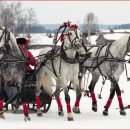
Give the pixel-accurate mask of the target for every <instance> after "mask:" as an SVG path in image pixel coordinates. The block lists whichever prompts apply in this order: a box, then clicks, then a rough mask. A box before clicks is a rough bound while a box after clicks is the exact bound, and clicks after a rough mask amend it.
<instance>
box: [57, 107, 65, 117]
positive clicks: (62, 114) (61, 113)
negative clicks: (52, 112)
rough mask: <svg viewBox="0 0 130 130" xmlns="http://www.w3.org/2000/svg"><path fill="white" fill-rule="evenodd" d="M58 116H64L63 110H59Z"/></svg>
mask: <svg viewBox="0 0 130 130" xmlns="http://www.w3.org/2000/svg"><path fill="white" fill-rule="evenodd" d="M58 115H59V116H64V112H63V109H62V108H58Z"/></svg>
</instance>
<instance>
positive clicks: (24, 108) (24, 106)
mask: <svg viewBox="0 0 130 130" xmlns="http://www.w3.org/2000/svg"><path fill="white" fill-rule="evenodd" d="M22 104H23V112H24V115H25V116H28V107H27V105H26V102H23V103H22Z"/></svg>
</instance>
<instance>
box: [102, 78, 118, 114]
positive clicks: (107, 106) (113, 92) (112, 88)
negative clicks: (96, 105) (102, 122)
mask: <svg viewBox="0 0 130 130" xmlns="http://www.w3.org/2000/svg"><path fill="white" fill-rule="evenodd" d="M110 81H111V91H110V96H109V98H108V101H107V103H106V105H105V106H104V108H105V110H104V111H103V115H104V116H107V115H108V109H109V107H110V105H111V103H112V99H113V97H114V95H115V92H116V88H117V87H118V86H117V85H118V84H117V81H116V80H115V79H114V78H110Z"/></svg>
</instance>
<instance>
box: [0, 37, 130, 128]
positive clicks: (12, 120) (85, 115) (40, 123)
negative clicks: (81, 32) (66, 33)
mask: <svg viewBox="0 0 130 130" xmlns="http://www.w3.org/2000/svg"><path fill="white" fill-rule="evenodd" d="M43 37H45V36H43ZM45 39H46V40H45V41H44V38H43V41H41V43H43V44H44V43H46V41H48V42H50V41H49V40H52V39H50V38H47V37H46V38H45ZM47 39H48V40H47ZM31 51H32V53H33V54H34V56H37V55H38V53H39V50H31ZM127 67H128V74H129V76H130V65H128V64H127ZM85 79H87V74H86V77H85ZM90 80H91V76H90V78H89V82H90ZM119 85H120V88H121V90H122V89H123V90H124V93H123V94H122V98H123V102H124V106H127V105H128V104H130V81H129V82H128V81H127V80H126V74H125V72H123V74H122V75H121V77H120V80H119ZM101 86H102V78H100V79H99V81H98V83H97V84H96V88H95V94H96V97H97V96H98V94H99V93H100V89H101ZM109 93H110V82H109V81H106V83H105V85H104V87H103V91H102V99H98V98H97V102H98V111H97V112H93V111H92V110H91V106H92V105H91V104H92V102H91V99H90V98H88V97H86V96H85V97H84V96H82V99H81V103H80V110H81V114H74V113H73V117H74V121H67V113H66V104H65V100H64V94H63V92H62V93H61V101H62V103H63V108H64V116H63V117H59V116H58V114H57V103H56V101H55V99H53V100H52V104H51V107H50V109H49V111H48V112H47V113H43V117H37V116H36V113H34V112H30V117H31V121H28V122H24V116H23V113H22V107H21V108H20V109H19V111H18V112H17V113H16V114H13V113H11V112H10V111H8V112H5V117H6V119H0V129H130V109H126V113H127V115H126V116H121V115H120V114H119V109H116V108H118V107H119V105H118V100H117V97H116V95H115V97H114V99H113V102H112V104H111V107H110V109H109V115H108V116H103V115H102V111H103V110H104V105H105V104H106V102H107V99H108V97H109ZM69 94H70V97H71V105H72V106H73V104H74V101H75V91H73V90H70V91H69Z"/></svg>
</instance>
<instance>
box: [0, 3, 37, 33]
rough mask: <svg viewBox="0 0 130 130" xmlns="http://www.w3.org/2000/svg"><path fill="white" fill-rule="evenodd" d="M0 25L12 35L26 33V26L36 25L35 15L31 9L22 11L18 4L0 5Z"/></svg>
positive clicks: (20, 5)
mask: <svg viewBox="0 0 130 130" xmlns="http://www.w3.org/2000/svg"><path fill="white" fill-rule="evenodd" d="M0 10H1V11H0V23H1V24H3V25H4V26H5V27H7V28H10V29H11V30H12V31H13V32H14V33H15V32H16V33H26V31H27V28H28V26H30V25H32V24H34V23H36V21H37V18H36V13H35V11H34V10H33V9H32V8H31V9H23V8H22V4H21V3H20V2H13V3H11V4H7V3H6V2H3V1H2V2H1V3H0Z"/></svg>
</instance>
